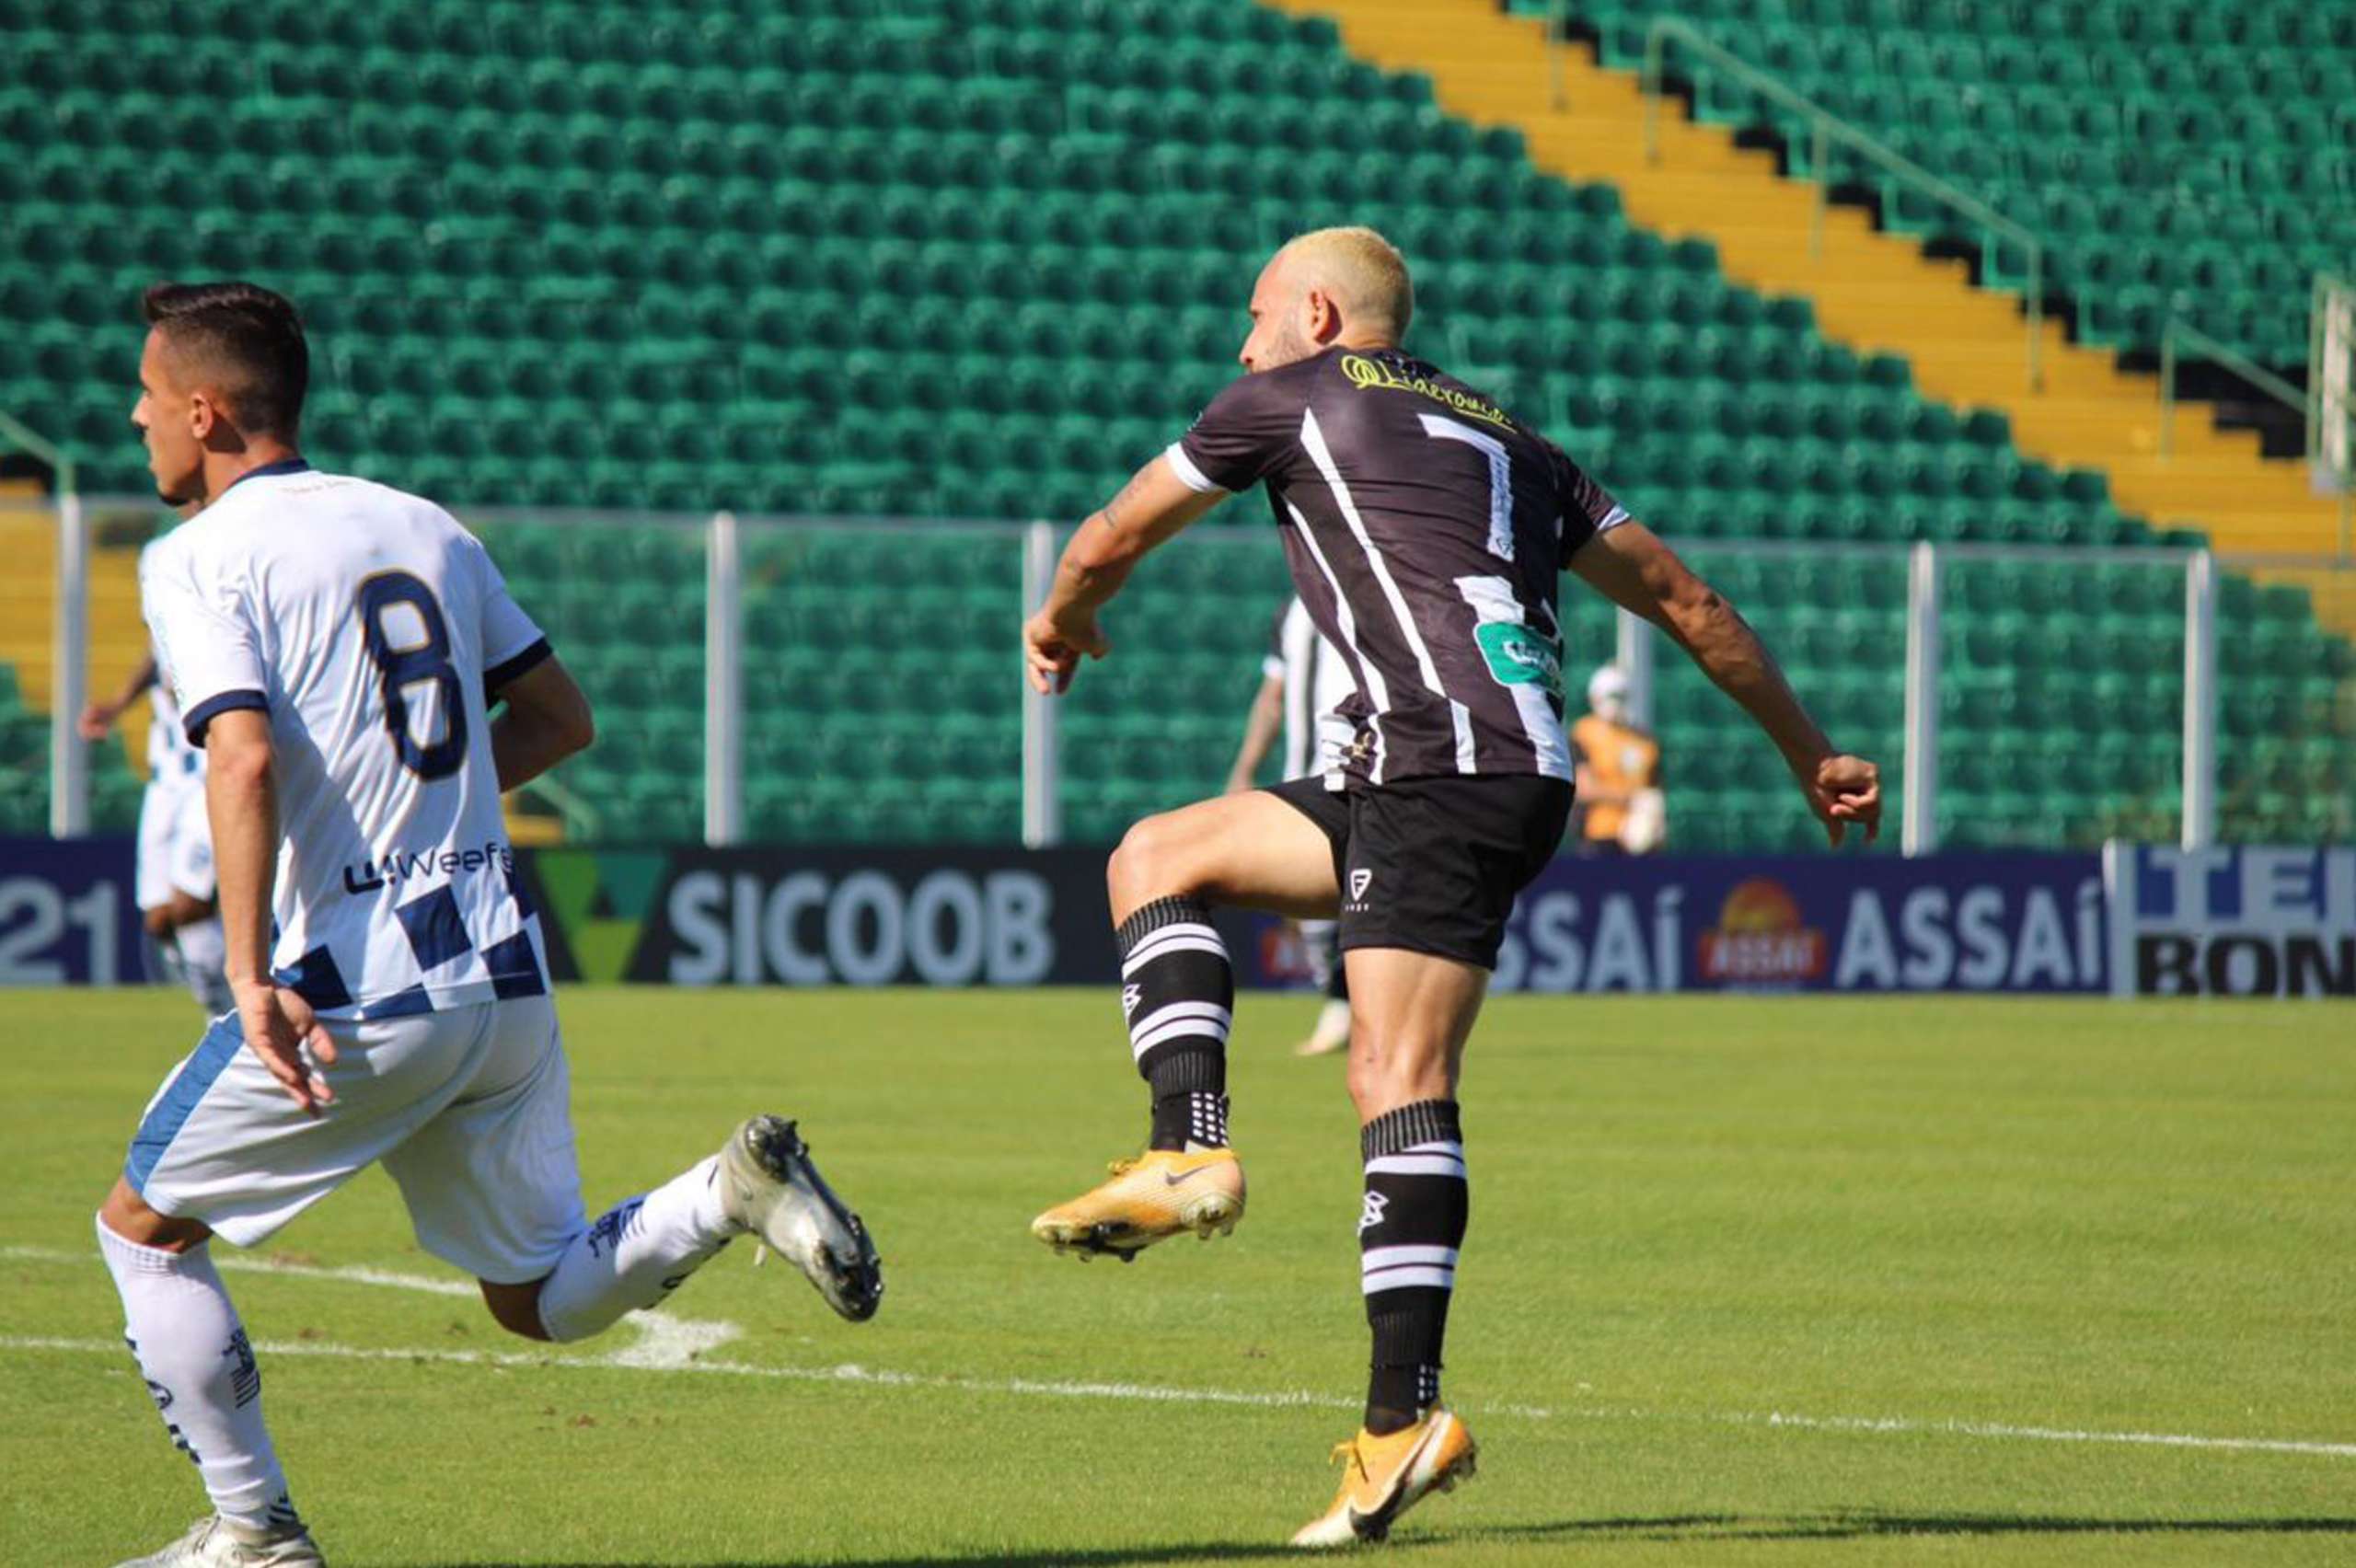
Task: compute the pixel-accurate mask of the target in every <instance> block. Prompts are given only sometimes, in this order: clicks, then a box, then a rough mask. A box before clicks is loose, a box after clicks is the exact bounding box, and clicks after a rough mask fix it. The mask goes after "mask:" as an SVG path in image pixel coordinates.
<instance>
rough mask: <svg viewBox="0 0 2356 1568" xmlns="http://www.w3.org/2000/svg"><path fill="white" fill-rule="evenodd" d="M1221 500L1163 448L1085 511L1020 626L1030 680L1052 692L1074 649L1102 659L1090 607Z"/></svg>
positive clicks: (1076, 658) (1072, 664)
mask: <svg viewBox="0 0 2356 1568" xmlns="http://www.w3.org/2000/svg"><path fill="white" fill-rule="evenodd" d="M1226 499H1227V492H1226V491H1225V490H1218V489H1209V490H1202V489H1197V488H1196V487H1195V486H1193V485H1190V484H1188V483H1187V482H1186V481H1185V480H1184V478H1181V477H1180V475H1179V473H1178V470H1177V469H1176V468H1175V467H1172V464H1171V461H1170V457H1169V455H1168V454H1167V453H1165V454H1163V455H1161V456H1158V457H1156V458H1154V459H1153V460H1152V461H1151V462H1149V463H1148V464H1147V465H1146V466H1145V467H1142V468H1139V469H1138V471H1137V472H1136V473H1135V474H1133V475H1131V476H1130V478H1129V482H1128V483H1127V484H1126V485H1124V486H1122V487H1121V493H1120V494H1118V495H1116V496H1114V498H1113V499H1112V500H1111V501H1109V502H1105V503H1104V507H1103V510H1102V511H1100V512H1096V513H1091V515H1090V517H1089V519H1088V521H1087V522H1085V523H1082V524H1081V525H1080V531H1079V532H1078V533H1075V534H1074V535H1072V536H1071V542H1070V543H1069V544H1068V545H1066V546H1065V547H1064V556H1063V559H1062V561H1061V562H1060V563H1058V564H1057V567H1056V581H1055V583H1054V585H1053V586H1051V587H1050V588H1049V589H1048V590H1047V602H1046V603H1045V604H1044V605H1040V606H1039V609H1038V612H1037V613H1036V614H1035V615H1034V616H1033V617H1031V619H1030V620H1029V621H1028V622H1027V623H1025V624H1024V626H1023V628H1022V661H1023V665H1024V668H1025V669H1026V670H1027V671H1028V672H1029V674H1030V676H1031V684H1032V686H1034V687H1036V688H1037V689H1038V690H1039V691H1041V692H1043V693H1045V694H1046V695H1048V696H1050V697H1052V696H1055V695H1056V694H1057V693H1059V692H1063V691H1065V690H1068V689H1069V687H1070V686H1071V678H1072V675H1073V674H1074V673H1075V672H1076V671H1077V670H1078V669H1079V668H1080V656H1081V655H1082V654H1086V655H1087V656H1088V657H1089V658H1091V659H1102V658H1103V657H1104V654H1105V652H1106V651H1108V650H1109V649H1110V648H1111V646H1112V644H1111V643H1110V642H1108V641H1107V640H1105V637H1104V633H1103V631H1102V630H1101V629H1099V628H1098V627H1097V625H1096V612H1097V611H1098V610H1099V609H1101V608H1102V607H1103V605H1104V604H1105V602H1106V601H1107V600H1109V599H1111V598H1112V597H1113V595H1114V594H1117V593H1119V592H1120V591H1121V584H1122V583H1124V582H1127V581H1128V577H1129V573H1130V571H1132V570H1134V569H1135V568H1136V566H1137V564H1138V561H1140V560H1143V559H1145V558H1146V556H1147V555H1148V554H1149V553H1150V552H1151V551H1152V550H1153V549H1155V548H1157V547H1158V546H1160V545H1161V544H1162V543H1163V542H1164V541H1166V540H1168V539H1170V538H1171V537H1172V536H1174V535H1176V534H1177V533H1178V532H1179V530H1181V529H1183V528H1184V527H1185V526H1186V525H1188V524H1189V523H1192V522H1194V521H1195V519H1196V518H1198V517H1201V516H1202V515H1203V514H1204V513H1207V512H1208V511H1210V509H1211V508H1213V507H1215V506H1217V505H1218V503H1219V502H1222V501H1224V500H1226Z"/></svg>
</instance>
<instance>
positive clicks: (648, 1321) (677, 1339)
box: [0, 1247, 745, 1372]
mask: <svg viewBox="0 0 2356 1568" xmlns="http://www.w3.org/2000/svg"><path fill="white" fill-rule="evenodd" d="M97 1258H98V1254H97V1253H96V1252H67V1251H59V1250H57V1249H55V1248H51V1247H0V1260H8V1261H14V1262H34V1263H81V1262H95V1261H96V1260H97ZM213 1266H214V1268H217V1269H222V1270H225V1271H227V1272H229V1273H232V1274H280V1275H283V1276H285V1277H287V1278H290V1279H323V1280H329V1281H333V1282H336V1283H340V1284H343V1285H365V1286H375V1287H376V1288H377V1289H380V1290H414V1291H417V1292H420V1293H421V1294H423V1295H427V1296H463V1297H467V1298H468V1299H469V1300H479V1299H480V1298H481V1295H482V1292H481V1290H480V1288H479V1286H474V1285H471V1284H468V1282H466V1281H464V1280H456V1279H441V1278H436V1277H435V1276H433V1275H432V1274H398V1273H395V1272H394V1271H392V1270H390V1269H375V1268H368V1267H365V1266H359V1267H352V1268H334V1269H328V1268H320V1267H318V1266H317V1265H316V1264H312V1263H290V1262H281V1261H279V1260H277V1259H273V1258H269V1257H248V1256H244V1255H241V1254H236V1253H231V1254H227V1255H223V1254H221V1253H218V1252H216V1253H215V1254H214V1259H213ZM622 1321H623V1322H625V1323H628V1324H629V1325H630V1326H631V1327H633V1328H635V1329H636V1330H638V1343H636V1344H630V1345H624V1346H622V1347H621V1348H620V1349H618V1350H612V1351H608V1352H606V1354H605V1355H601V1356H581V1357H576V1358H575V1359H576V1360H577V1361H578V1362H579V1364H580V1365H582V1366H634V1367H637V1368H639V1369H641V1370H642V1371H652V1372H670V1371H676V1370H677V1369H679V1368H680V1367H682V1366H689V1365H691V1364H692V1363H694V1362H695V1361H696V1360H697V1359H698V1358H699V1357H700V1356H702V1355H703V1354H704V1353H705V1352H707V1351H710V1350H714V1349H717V1348H718V1347H719V1346H721V1345H723V1344H726V1343H728V1342H729V1341H730V1340H733V1339H735V1338H736V1337H738V1336H739V1335H740V1334H742V1333H743V1332H745V1331H744V1330H742V1329H740V1328H738V1327H737V1326H736V1325H735V1324H733V1323H731V1322H726V1321H701V1320H690V1319H686V1318H675V1317H673V1316H671V1314H669V1313H668V1312H632V1313H629V1315H628V1316H626V1317H625V1318H623V1320H622ZM60 1348H63V1346H62V1345H61V1346H60ZM347 1348H348V1347H347ZM286 1354H289V1355H301V1354H303V1353H302V1352H301V1351H299V1350H290V1351H287V1352H286ZM355 1354H357V1353H355ZM524 1359H525V1361H526V1362H529V1361H530V1360H531V1358H530V1357H528V1356H526V1357H525V1358H524Z"/></svg>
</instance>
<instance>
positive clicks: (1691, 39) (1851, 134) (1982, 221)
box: [1548, 17, 2046, 392]
mask: <svg viewBox="0 0 2356 1568" xmlns="http://www.w3.org/2000/svg"><path fill="white" fill-rule="evenodd" d="M1549 33H1550V41H1549V45H1548V47H1549V48H1550V49H1553V50H1560V49H1562V48H1564V47H1565V41H1564V40H1563V38H1562V36H1561V29H1560V28H1559V27H1556V28H1552V29H1549ZM1672 40H1674V41H1675V42H1676V43H1677V44H1678V46H1679V47H1680V48H1681V49H1684V50H1688V51H1690V52H1692V53H1694V54H1696V55H1699V56H1700V57H1701V58H1702V59H1703V61H1704V62H1706V63H1708V65H1709V66H1710V68H1711V69H1713V70H1715V71H1719V72H1722V73H1724V74H1725V75H1727V76H1730V77H1732V78H1733V79H1734V80H1736V81H1737V82H1739V83H1740V84H1742V85H1743V86H1746V87H1748V88H1750V90H1751V91H1753V92H1755V93H1757V94H1758V95H1759V96H1760V97H1761V98H1766V99H1768V100H1770V101H1771V102H1773V103H1775V104H1777V105H1778V106H1780V107H1782V108H1783V109H1784V110H1789V111H1790V112H1791V113H1792V114H1794V115H1796V116H1798V117H1800V118H1802V119H1804V120H1806V121H1807V124H1808V139H1809V144H1810V151H1809V167H1810V168H1811V169H1812V170H1813V171H1814V176H1815V178H1814V179H1811V180H1810V181H1809V183H1810V184H1811V185H1813V186H1814V187H1815V192H1816V205H1815V210H1814V212H1813V213H1812V214H1811V216H1810V218H1809V223H1808V257H1809V259H1811V260H1821V259H1823V256H1824V225H1825V221H1826V212H1827V209H1828V208H1829V207H1830V206H1831V200H1832V187H1831V180H1830V179H1829V178H1828V167H1827V160H1828V158H1829V157H1830V156H1831V148H1832V146H1833V144H1840V145H1841V146H1843V147H1846V148H1847V149H1849V150H1850V151H1851V152H1854V153H1855V154H1856V155H1857V156H1860V157H1862V158H1864V159H1865V161H1866V162H1868V163H1871V164H1873V165H1874V166H1876V167H1878V168H1879V169H1881V170H1882V171H1883V172H1884V173H1885V174H1887V175H1888V176H1889V177H1890V178H1891V179H1896V180H1898V181H1900V183H1902V184H1904V185H1906V186H1908V187H1910V188H1911V189H1912V190H1916V191H1918V192H1920V193H1921V194H1923V195H1924V196H1926V197H1928V198H1930V199H1931V200H1932V201H1934V202H1938V203H1939V204H1940V205H1941V206H1944V207H1947V208H1950V209H1952V210H1953V211H1954V212H1956V213H1958V214H1960V215H1961V216H1962V217H1963V218H1964V219H1965V220H1966V221H1968V222H1969V223H1971V224H1973V225H1978V226H1979V227H1980V228H1981V229H1982V230H1984V231H1986V233H1987V234H1988V235H1990V236H1996V237H1999V238H2002V239H2006V240H2010V241H2011V242H2012V243H2013V244H2015V245H2016V246H2018V247H2020V248H2021V249H2022V251H2023V252H2024V253H2025V255H2026V256H2027V289H2026V291H2025V293H2024V295H2023V305H2024V306H2025V308H2026V311H2027V321H2028V344H2027V368H2028V387H2029V390H2030V391H2032V392H2040V391H2043V390H2044V387H2045V365H2044V336H2045V250H2046V246H2045V242H2044V241H2043V240H2041V239H2039V238H2038V236H2036V235H2035V234H2034V233H2032V232H2031V231H2030V230H2028V229H2027V228H2025V227H2023V226H2022V225H2019V224H2016V223H2015V222H2013V221H2012V220H2011V219H2010V218H2007V217H2005V216H2004V214H2003V213H1999V212H1997V211H1996V210H1995V209H1994V208H1993V207H1991V206H1989V205H1988V204H1987V203H1986V202H1981V201H1980V200H1978V199H1977V198H1975V197H1972V196H1970V195H1968V194H1966V193H1965V192H1964V191H1962V190H1958V189H1957V188H1956V187H1955V186H1953V185H1950V184H1948V183H1947V182H1946V180H1944V179H1940V178H1939V177H1938V176H1937V175H1934V174H1933V173H1932V172H1931V171H1930V170H1928V169H1926V168H1924V167H1923V166H1922V165H1920V164H1918V163H1915V162H1914V161H1912V160H1911V159H1910V158H1908V157H1906V156H1904V155H1902V154H1900V153H1899V152H1898V151H1896V150H1895V149H1893V148H1892V147H1890V146H1889V145H1888V144H1885V143H1883V142H1879V141H1877V140H1876V139H1875V138H1874V137H1872V136H1870V135H1868V134H1867V133H1865V132H1864V131H1862V130H1860V129H1858V128H1857V127H1856V126H1855V125H1853V124H1851V123H1850V122H1849V121H1845V120H1842V118H1841V117H1840V116H1839V115H1837V114H1834V113H1833V112H1832V111H1831V110H1829V109H1827V108H1825V107H1824V106H1823V105H1822V104H1820V103H1819V102H1817V101H1816V100H1815V99H1814V98H1809V97H1807V95H1805V94H1803V93H1801V92H1799V91H1797V90H1796V89H1795V88H1793V87H1791V86H1787V85H1785V84H1784V82H1783V81H1782V80H1781V79H1780V78H1778V77H1776V76H1774V75H1771V74H1769V73H1768V72H1765V71H1762V70H1761V69H1760V68H1759V67H1758V66H1756V65H1753V64H1751V63H1750V62H1749V61H1747V60H1744V59H1742V58H1741V57H1740V56H1739V55H1737V54H1735V53H1733V52H1730V51H1728V50H1727V49H1726V48H1725V47H1723V46H1722V45H1720V44H1717V43H1715V42H1713V41H1711V40H1710V39H1709V38H1708V37H1707V36H1706V35H1705V34H1703V32H1702V31H1701V30H1700V29H1697V28H1695V27H1694V26H1693V24H1692V23H1691V22H1687V21H1684V20H1682V19H1680V18H1679V17H1657V18H1656V19H1655V20H1654V21H1653V22H1652V24H1651V25H1650V26H1649V27H1648V28H1646V31H1645V66H1644V76H1643V82H1644V93H1645V158H1646V162H1648V163H1653V164H1657V163H1659V162H1660V156H1661V136H1660V106H1661V99H1662V98H1663V96H1664V95H1663V92H1662V74H1663V66H1664V63H1665V60H1666V56H1667V53H1668V47H1669V43H1670V42H1671V41H1672ZM1991 248H1993V246H1992V243H1991Z"/></svg>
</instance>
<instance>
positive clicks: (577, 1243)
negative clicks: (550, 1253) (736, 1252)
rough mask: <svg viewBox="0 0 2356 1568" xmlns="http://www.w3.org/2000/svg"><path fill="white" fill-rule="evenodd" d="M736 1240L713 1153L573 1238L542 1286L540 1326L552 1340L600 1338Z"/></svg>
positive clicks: (619, 1206) (620, 1205)
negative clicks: (597, 1336) (622, 1316)
mask: <svg viewBox="0 0 2356 1568" xmlns="http://www.w3.org/2000/svg"><path fill="white" fill-rule="evenodd" d="M735 1234H736V1227H735V1225H734V1224H733V1223H732V1222H731V1221H730V1220H729V1218H728V1216H727V1215H726V1214H725V1213H724V1212H723V1211H722V1208H721V1204H720V1157H719V1156H718V1155H716V1154H715V1155H713V1156H711V1157H710V1159H705V1160H702V1161H700V1162H699V1163H698V1164H696V1165H694V1166H692V1167H690V1168H689V1169H688V1170H687V1171H686V1172H685V1173H684V1174H682V1175H679V1176H675V1177H673V1178H672V1179H671V1180H670V1181H668V1182H664V1184H663V1185H662V1186H660V1187H657V1188H655V1189H654V1190H653V1192H651V1193H641V1195H640V1196H638V1197H635V1198H628V1199H625V1200H624V1201H622V1202H621V1203H618V1204H616V1205H614V1206H613V1207H612V1208H610V1209H607V1210H606V1212H605V1214H604V1215H603V1216H600V1217H599V1219H598V1220H597V1223H596V1224H595V1225H593V1226H591V1227H590V1228H588V1229H586V1230H584V1231H583V1232H582V1233H581V1234H580V1235H578V1236H576V1237H574V1238H573V1239H572V1246H570V1247H568V1248H566V1249H565V1252H564V1256H563V1257H562V1258H560V1259H559V1260H557V1265H556V1272H555V1273H553V1274H549V1277H548V1282H547V1283H546V1284H545V1285H543V1286H540V1326H541V1327H542V1328H544V1329H546V1330H548V1332H549V1338H550V1339H552V1340H578V1339H587V1338H588V1337H589V1336H590V1335H592V1334H596V1333H603V1332H605V1331H606V1330H607V1329H609V1328H612V1327H613V1326H614V1324H615V1322H616V1321H617V1320H619V1319H620V1317H621V1315H622V1314H623V1313H625V1312H634V1311H637V1310H638V1309H641V1308H643V1307H653V1306H656V1305H658V1304H660V1303H661V1301H662V1300H663V1298H664V1297H666V1296H668V1295H670V1294H671V1292H673V1291H675V1290H676V1289H678V1288H679V1286H680V1285H682V1284H683V1283H685V1281H686V1280H687V1276H688V1275H689V1274H693V1273H695V1272H696V1270H698V1269H699V1268H701V1267H702V1266H703V1265H704V1263H705V1262H706V1261H708V1260H709V1259H710V1257H711V1256H712V1254H713V1253H715V1252H717V1251H720V1250H721V1249H722V1247H725V1246H726V1245H728V1242H729V1239H731V1238H732V1237H733V1236H734V1235H735Z"/></svg>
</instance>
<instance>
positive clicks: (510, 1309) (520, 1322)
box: [476, 1279, 556, 1343]
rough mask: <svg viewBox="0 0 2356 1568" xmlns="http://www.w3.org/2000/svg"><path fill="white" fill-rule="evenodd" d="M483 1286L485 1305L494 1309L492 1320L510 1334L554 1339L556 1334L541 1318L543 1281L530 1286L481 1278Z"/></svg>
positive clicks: (546, 1340)
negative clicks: (493, 1282) (492, 1281)
mask: <svg viewBox="0 0 2356 1568" xmlns="http://www.w3.org/2000/svg"><path fill="white" fill-rule="evenodd" d="M476 1283H478V1284H479V1285H480V1286H482V1304H483V1305H484V1306H485V1307H487V1308H489V1309H491V1319H492V1320H493V1321H495V1322H497V1323H498V1325H499V1326H500V1327H501V1328H502V1329H505V1330H506V1331H507V1332H509V1333H511V1334H518V1335H521V1336H522V1337H523V1338H525V1339H527V1340H539V1341H542V1342H544V1343H545V1342H548V1341H552V1340H554V1339H555V1338H556V1336H555V1335H554V1334H552V1333H550V1332H549V1331H548V1325H547V1324H545V1323H543V1322H541V1321H540V1286H541V1285H543V1284H544V1283H546V1282H544V1281H541V1280H534V1281H532V1282H531V1283H530V1284H529V1285H494V1284H492V1283H491V1281H490V1280H487V1279H486V1280H479V1281H477V1282H476Z"/></svg>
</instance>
